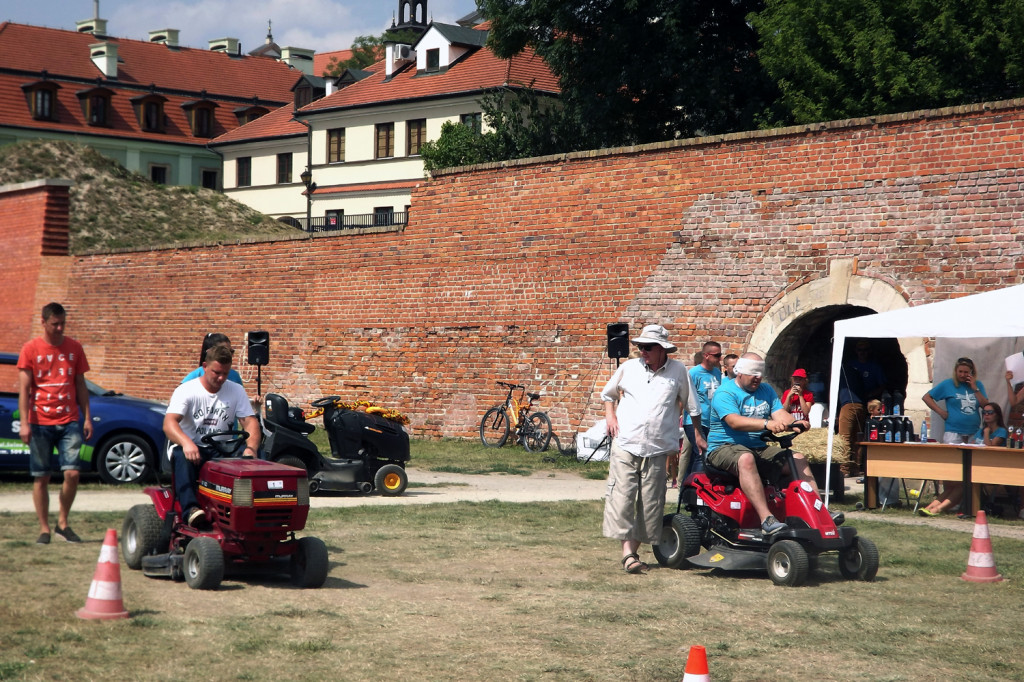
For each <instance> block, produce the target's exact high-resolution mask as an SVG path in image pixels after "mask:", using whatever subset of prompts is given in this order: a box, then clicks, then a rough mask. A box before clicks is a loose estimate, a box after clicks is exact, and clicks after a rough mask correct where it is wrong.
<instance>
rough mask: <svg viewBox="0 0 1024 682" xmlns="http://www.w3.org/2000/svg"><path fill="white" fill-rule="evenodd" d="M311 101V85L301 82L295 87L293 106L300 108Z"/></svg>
mask: <svg viewBox="0 0 1024 682" xmlns="http://www.w3.org/2000/svg"><path fill="white" fill-rule="evenodd" d="M312 101H313V86H311V85H306V84H302V85H300V86H299V87H297V88H295V108H296V109H301V108H302V107H304V106H306V105H307V104H309V103H310V102H312Z"/></svg>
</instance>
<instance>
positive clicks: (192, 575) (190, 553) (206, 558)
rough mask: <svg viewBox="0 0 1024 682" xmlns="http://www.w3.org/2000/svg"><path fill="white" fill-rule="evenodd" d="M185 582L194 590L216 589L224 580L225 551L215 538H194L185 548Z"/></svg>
mask: <svg viewBox="0 0 1024 682" xmlns="http://www.w3.org/2000/svg"><path fill="white" fill-rule="evenodd" d="M182 568H183V569H184V571H185V582H186V583H188V586H189V587H191V588H192V589H193V590H215V589H217V587H218V586H219V585H220V582H221V581H222V580H224V552H222V551H221V549H220V543H218V542H217V541H216V540H214V539H213V538H208V537H198V538H193V539H192V541H191V542H189V543H188V547H186V548H185V557H184V566H183V567H182Z"/></svg>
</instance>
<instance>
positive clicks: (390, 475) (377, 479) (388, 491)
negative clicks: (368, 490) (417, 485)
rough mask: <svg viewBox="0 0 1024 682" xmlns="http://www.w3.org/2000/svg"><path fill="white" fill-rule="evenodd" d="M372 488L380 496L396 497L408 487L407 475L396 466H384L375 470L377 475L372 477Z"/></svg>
mask: <svg viewBox="0 0 1024 682" xmlns="http://www.w3.org/2000/svg"><path fill="white" fill-rule="evenodd" d="M373 487H374V488H376V489H377V492H379V493H380V494H381V495H384V496H386V497H397V496H398V495H401V494H402V493H404V492H405V489H406V488H408V487H409V475H408V474H406V473H405V469H403V468H402V467H400V466H398V465H397V464H385V465H384V466H382V467H381V468H380V469H377V474H376V475H375V476H374V477H373Z"/></svg>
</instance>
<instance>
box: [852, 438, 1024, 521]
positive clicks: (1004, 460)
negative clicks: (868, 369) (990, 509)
mask: <svg viewBox="0 0 1024 682" xmlns="http://www.w3.org/2000/svg"><path fill="white" fill-rule="evenodd" d="M860 446H861V448H862V452H863V454H864V470H865V474H866V477H865V479H864V506H866V507H867V508H868V509H874V508H876V507H877V506H878V479H879V477H882V476H884V477H889V478H919V479H922V480H926V481H962V482H963V483H964V493H963V500H962V502H961V507H960V508H961V509H970V510H971V514H972V515H974V514H977V513H978V509H979V508H980V507H981V485H982V484H983V483H987V484H989V485H1018V486H1024V450H1011V449H1010V448H999V447H992V446H984V445H968V444H964V445H944V444H942V443H878V442H871V441H869V442H862V443H860Z"/></svg>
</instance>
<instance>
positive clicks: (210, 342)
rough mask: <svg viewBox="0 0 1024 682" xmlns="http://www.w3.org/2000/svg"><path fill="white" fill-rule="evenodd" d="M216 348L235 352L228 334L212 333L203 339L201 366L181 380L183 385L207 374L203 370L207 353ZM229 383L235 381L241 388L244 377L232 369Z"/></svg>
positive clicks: (229, 373)
mask: <svg viewBox="0 0 1024 682" xmlns="http://www.w3.org/2000/svg"><path fill="white" fill-rule="evenodd" d="M214 346H225V347H226V348H227V349H228V350H231V351H232V352H234V351H233V350H232V348H231V339H229V338H228V337H227V335H226V334H221V333H219V332H210V333H209V334H207V335H206V336H204V337H203V348H202V350H200V351H199V366H198V367H196V368H195V369H194V370H192V371H191V372H189V373H188V374H186V375H185V378H184V379H182V380H181V383H185V382H186V381H191V380H192V379H195V378H196V377H201V376H203V374H205V373H206V372H205V370H204V369H203V363H204V362H206V351H208V350H210V349H211V348H213V347H214ZM228 381H233V382H235V383H236V384H238V385H239V386H241V385H242V375H241V374H239V373H238V372H236V371H235V370H234V368H231V369H230V370H229V371H228Z"/></svg>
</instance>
